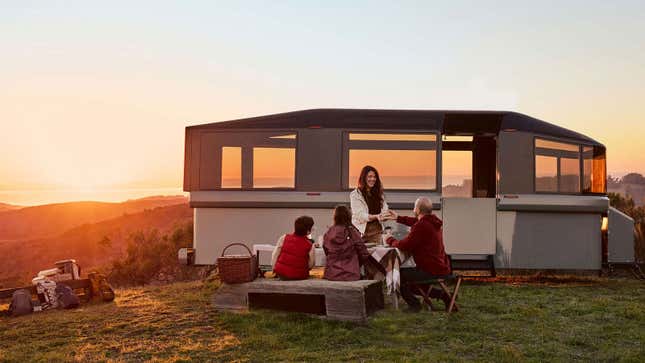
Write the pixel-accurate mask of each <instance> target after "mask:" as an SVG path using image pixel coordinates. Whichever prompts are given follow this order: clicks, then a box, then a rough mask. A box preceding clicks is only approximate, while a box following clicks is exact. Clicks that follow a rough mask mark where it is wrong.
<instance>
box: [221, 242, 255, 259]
mask: <svg viewBox="0 0 645 363" xmlns="http://www.w3.org/2000/svg"><path fill="white" fill-rule="evenodd" d="M232 246H242V247H244V248H246V250H247V251H248V252H249V256H253V252H251V250H250V249H249V248H248V247H247V246H246V245H245V244H243V243H231V244H229V245H228V246H226V247H224V250H223V251H222V257H224V252H226V250H227V249H228V248H229V247H232Z"/></svg>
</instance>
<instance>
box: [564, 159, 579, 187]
mask: <svg viewBox="0 0 645 363" xmlns="http://www.w3.org/2000/svg"><path fill="white" fill-rule="evenodd" d="M560 191H561V192H563V193H579V192H580V159H578V158H576V159H574V158H561V159H560Z"/></svg>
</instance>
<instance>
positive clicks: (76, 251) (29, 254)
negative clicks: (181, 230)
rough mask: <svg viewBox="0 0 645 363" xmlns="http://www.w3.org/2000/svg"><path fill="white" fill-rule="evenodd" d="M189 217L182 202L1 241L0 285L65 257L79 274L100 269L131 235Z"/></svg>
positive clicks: (12, 283) (25, 280)
mask: <svg viewBox="0 0 645 363" xmlns="http://www.w3.org/2000/svg"><path fill="white" fill-rule="evenodd" d="M192 218H193V213H192V209H191V208H190V207H189V206H188V204H187V203H182V204H176V205H171V206H164V207H157V208H154V209H147V210H144V211H143V212H138V213H134V214H128V215H123V216H120V217H117V218H113V219H110V220H106V221H102V222H98V223H93V224H85V225H82V226H79V227H76V228H73V229H71V230H68V231H67V232H65V233H62V234H60V235H58V236H56V237H50V238H39V239H29V240H17V241H7V242H2V243H0V286H3V285H4V286H15V285H18V284H23V283H28V282H29V281H31V278H32V277H33V276H35V274H36V273H37V272H38V271H40V270H43V269H47V268H51V267H52V264H53V263H54V262H55V261H57V260H61V259H66V258H74V259H76V260H77V261H78V263H79V264H80V265H81V268H82V269H83V271H88V270H89V269H92V268H97V267H100V266H103V265H105V264H107V263H109V262H110V261H112V260H113V259H115V258H116V257H119V256H121V255H122V254H123V253H124V252H125V249H126V245H127V240H128V237H129V236H130V234H131V233H133V232H135V231H146V230H152V229H157V230H159V231H160V232H168V231H170V230H171V229H172V228H173V227H175V226H177V225H180V224H185V223H190V222H191V221H192Z"/></svg>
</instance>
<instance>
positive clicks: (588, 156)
mask: <svg viewBox="0 0 645 363" xmlns="http://www.w3.org/2000/svg"><path fill="white" fill-rule="evenodd" d="M582 160H583V167H582V170H583V174H582V175H583V178H582V181H583V184H582V191H583V192H584V193H602V194H604V193H606V192H607V182H606V181H607V173H606V164H605V150H604V148H601V147H591V146H584V147H583V148H582Z"/></svg>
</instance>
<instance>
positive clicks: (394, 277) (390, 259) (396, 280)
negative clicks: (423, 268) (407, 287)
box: [368, 246, 416, 295]
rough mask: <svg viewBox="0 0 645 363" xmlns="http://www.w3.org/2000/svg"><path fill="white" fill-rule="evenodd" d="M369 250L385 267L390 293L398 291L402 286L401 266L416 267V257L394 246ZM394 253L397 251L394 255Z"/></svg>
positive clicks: (386, 281)
mask: <svg viewBox="0 0 645 363" xmlns="http://www.w3.org/2000/svg"><path fill="white" fill-rule="evenodd" d="M368 251H369V252H370V254H371V255H372V257H374V259H375V260H376V261H378V262H379V263H381V265H382V266H383V267H385V271H386V274H385V285H386V287H387V292H388V294H390V295H391V294H393V293H395V292H398V291H399V289H400V287H401V274H400V271H399V270H400V269H401V267H415V266H416V265H415V263H414V259H413V258H412V256H408V254H406V253H405V252H403V251H401V250H400V249H398V248H394V247H384V246H379V247H373V248H369V249H368ZM393 253H396V254H395V255H393Z"/></svg>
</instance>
